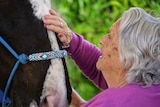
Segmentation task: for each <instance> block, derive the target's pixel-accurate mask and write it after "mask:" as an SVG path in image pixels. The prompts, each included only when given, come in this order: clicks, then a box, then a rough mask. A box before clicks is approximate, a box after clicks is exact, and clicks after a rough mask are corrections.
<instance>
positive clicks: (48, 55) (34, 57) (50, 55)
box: [0, 36, 67, 107]
mask: <svg viewBox="0 0 160 107" xmlns="http://www.w3.org/2000/svg"><path fill="white" fill-rule="evenodd" d="M0 43H2V44H3V45H4V46H5V47H6V48H7V49H8V50H9V51H10V53H12V55H13V56H14V57H16V58H17V59H18V61H17V62H16V63H15V65H14V67H13V69H12V72H11V74H10V76H9V79H8V81H7V84H6V87H5V91H4V95H3V101H2V107H6V97H7V94H8V90H9V87H10V84H11V81H12V79H13V77H14V74H15V72H16V70H17V68H18V67H19V64H20V63H22V64H27V63H28V61H40V60H49V59H55V58H63V57H65V56H67V52H66V51H65V50H57V51H50V52H42V53H34V54H30V55H29V56H27V55H26V54H23V53H22V54H20V55H18V54H17V53H16V52H15V51H14V50H13V49H12V48H11V46H9V44H7V42H6V41H5V40H4V39H3V38H2V37H1V36H0ZM10 105H11V103H10V104H8V107H9V106H10Z"/></svg>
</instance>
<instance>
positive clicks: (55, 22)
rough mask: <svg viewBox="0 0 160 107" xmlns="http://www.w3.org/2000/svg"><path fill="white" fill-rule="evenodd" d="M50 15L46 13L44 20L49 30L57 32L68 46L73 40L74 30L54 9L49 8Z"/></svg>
mask: <svg viewBox="0 0 160 107" xmlns="http://www.w3.org/2000/svg"><path fill="white" fill-rule="evenodd" d="M49 13H50V15H45V16H44V18H43V22H44V24H45V26H46V28H47V29H48V30H51V31H53V32H56V33H57V34H58V38H59V39H60V41H61V42H62V43H63V45H64V46H68V45H69V43H70V41H71V40H72V31H71V30H70V29H69V28H68V26H67V24H66V22H65V21H64V20H63V19H62V18H61V17H60V16H59V15H58V14H57V13H56V12H55V11H54V10H52V9H51V10H49Z"/></svg>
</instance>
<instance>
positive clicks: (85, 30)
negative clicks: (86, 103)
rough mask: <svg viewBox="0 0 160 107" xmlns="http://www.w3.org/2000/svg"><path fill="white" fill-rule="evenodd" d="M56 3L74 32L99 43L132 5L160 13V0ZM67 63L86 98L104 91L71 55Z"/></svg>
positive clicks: (54, 0)
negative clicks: (86, 75) (90, 79)
mask: <svg viewBox="0 0 160 107" xmlns="http://www.w3.org/2000/svg"><path fill="white" fill-rule="evenodd" d="M52 7H53V9H55V10H56V11H57V12H58V13H59V14H60V15H61V16H62V17H63V19H64V20H65V21H66V22H67V23H68V26H69V27H70V28H71V29H72V30H73V31H74V32H76V33H78V34H81V35H83V36H84V38H85V39H87V40H88V41H90V42H92V43H93V44H95V45H97V46H98V47H100V45H99V39H100V38H101V37H102V36H103V35H105V34H107V32H108V31H109V28H110V27H111V25H112V24H113V23H114V22H115V21H116V20H117V19H118V18H120V17H121V15H122V14H123V12H124V11H125V10H127V9H129V8H130V7H141V8H143V9H145V10H146V11H147V12H150V13H152V14H156V15H159V14H160V12H159V9H160V1H159V0H52ZM67 65H68V70H69V75H70V81H71V84H72V86H73V87H74V88H75V89H76V90H77V91H78V93H79V94H80V95H81V96H82V97H83V98H84V99H85V100H88V99H90V98H91V97H93V96H94V95H95V94H97V93H98V92H100V90H99V89H98V88H97V87H95V86H94V85H93V84H92V82H91V81H88V79H86V78H85V77H84V76H83V75H82V74H81V72H80V70H79V68H78V67H77V66H76V65H75V64H74V62H73V61H72V60H71V59H70V58H67Z"/></svg>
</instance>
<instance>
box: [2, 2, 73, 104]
mask: <svg viewBox="0 0 160 107" xmlns="http://www.w3.org/2000/svg"><path fill="white" fill-rule="evenodd" d="M50 5H51V4H50V1H49V0H0V36H1V37H3V38H4V39H5V41H7V43H8V44H9V45H10V46H11V47H12V48H13V49H14V50H15V51H16V52H17V53H18V54H21V53H25V54H27V55H29V54H32V53H37V52H46V51H51V50H59V49H61V47H60V45H59V44H60V42H57V38H56V36H55V33H54V32H51V31H47V30H46V29H45V27H44V24H43V22H42V20H41V19H42V18H43V16H44V15H45V14H47V13H48V10H49V9H50ZM16 61H17V59H16V58H15V57H14V56H13V55H12V54H11V53H10V52H9V51H8V50H7V49H6V48H5V47H4V46H3V45H2V44H0V89H1V90H3V91H4V89H5V86H6V83H7V80H8V77H9V75H10V73H11V71H12V68H13V66H14V64H15V62H16ZM67 77H68V74H67V68H66V65H65V60H64V59H52V60H47V61H38V62H28V63H27V64H24V65H23V64H20V66H19V67H18V69H17V71H16V73H15V75H14V77H13V80H12V83H11V86H10V88H9V93H8V97H10V99H11V101H12V103H11V104H12V106H13V107H29V106H30V107H31V106H32V107H36V106H37V105H39V104H40V103H41V102H43V101H44V99H45V97H46V96H47V93H48V92H47V91H48V90H49V91H52V92H53V93H54V95H55V96H56V97H57V101H56V102H55V103H57V104H56V105H57V106H58V107H67V106H68V105H69V103H70V100H71V86H70V83H69V79H68V78H67ZM67 99H68V100H67ZM36 103H37V104H36Z"/></svg>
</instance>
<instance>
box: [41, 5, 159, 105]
mask: <svg viewBox="0 0 160 107" xmlns="http://www.w3.org/2000/svg"><path fill="white" fill-rule="evenodd" d="M50 14H51V15H46V16H45V17H44V19H43V22H44V24H45V25H46V28H47V29H49V30H52V31H54V32H57V34H58V37H59V39H60V40H61V42H62V43H63V45H64V49H66V50H67V51H68V53H69V55H70V56H71V57H72V59H73V60H74V61H75V63H76V64H77V65H78V66H79V67H80V69H81V70H82V71H83V73H84V74H85V75H86V76H87V77H88V78H89V79H90V80H92V81H93V82H94V83H95V84H96V85H97V86H98V87H99V88H101V89H103V91H102V92H101V93H99V94H98V95H96V96H95V97H93V98H92V99H91V100H89V101H87V102H84V101H83V100H81V99H80V97H78V94H76V93H75V92H73V97H72V104H73V105H74V106H76V107H79V106H82V107H142V106H143V107H160V20H159V19H158V18H155V17H153V16H151V15H149V14H147V13H146V12H145V11H144V10H143V9H141V8H130V9H129V10H127V11H126V12H124V14H123V15H122V17H121V18H120V19H119V20H117V21H116V23H114V24H113V26H112V27H111V29H110V32H109V33H108V34H107V35H105V36H104V37H102V39H101V40H100V44H101V45H102V48H101V50H99V49H98V48H97V47H96V46H94V45H92V44H91V43H89V42H87V41H86V40H84V39H83V37H82V36H80V35H78V34H76V33H74V32H72V31H71V30H70V29H69V28H68V26H67V24H66V23H65V22H64V21H63V20H62V19H61V18H60V17H59V16H58V15H57V13H56V12H55V11H53V10H50ZM86 59H87V60H86ZM47 99H50V98H49V97H48V98H47ZM49 101H50V102H48V103H53V102H54V101H51V100H49Z"/></svg>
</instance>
